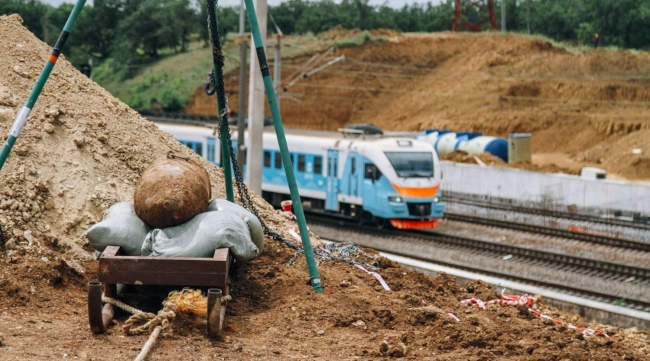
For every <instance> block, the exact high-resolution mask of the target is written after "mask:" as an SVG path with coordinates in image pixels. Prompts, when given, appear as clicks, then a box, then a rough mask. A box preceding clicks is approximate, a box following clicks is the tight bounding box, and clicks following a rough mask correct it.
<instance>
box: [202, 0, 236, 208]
mask: <svg viewBox="0 0 650 361" xmlns="http://www.w3.org/2000/svg"><path fill="white" fill-rule="evenodd" d="M216 3H217V0H208V1H207V5H208V30H209V32H210V38H211V39H212V62H213V64H214V66H213V71H214V77H213V80H214V81H213V84H212V85H213V86H214V87H215V89H216V90H217V109H218V111H219V143H221V155H222V156H221V162H222V166H223V177H224V178H225V181H226V198H227V199H228V200H229V201H231V202H234V201H235V193H234V192H233V188H232V169H231V165H230V159H231V158H230V157H231V155H230V145H229V144H228V139H229V137H228V131H229V129H228V115H227V114H226V111H227V110H226V92H225V90H224V85H223V54H222V53H221V43H220V42H219V31H218V29H217V6H216Z"/></svg>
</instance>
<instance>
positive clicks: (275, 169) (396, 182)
mask: <svg viewBox="0 0 650 361" xmlns="http://www.w3.org/2000/svg"><path fill="white" fill-rule="evenodd" d="M157 125H158V127H159V128H160V129H161V130H163V131H165V132H167V133H170V134H172V135H173V136H174V137H176V138H177V139H178V140H179V141H180V142H181V143H183V144H185V145H187V146H188V147H190V148H191V149H192V150H194V151H195V152H196V153H198V154H200V155H201V156H202V157H204V158H206V159H207V160H208V161H210V162H212V163H214V164H216V165H220V164H219V162H220V146H219V139H218V137H216V136H214V135H213V132H212V130H211V129H209V128H207V127H200V126H191V125H180V124H167V123H157ZM286 137H287V143H288V145H289V150H290V151H291V157H292V158H291V159H292V162H293V167H294V172H295V174H296V181H297V182H298V187H299V189H300V196H301V198H302V200H303V204H304V206H305V209H307V210H313V211H326V212H336V213H340V214H343V215H346V216H349V217H354V218H358V219H359V220H361V221H365V222H369V223H377V224H379V225H387V224H390V225H392V226H393V227H395V228H433V227H436V226H437V224H438V219H439V218H442V216H443V209H444V204H443V203H442V202H440V201H439V199H438V197H437V193H438V189H439V187H440V183H441V177H442V174H441V169H440V162H439V160H438V156H437V154H436V152H435V151H434V149H433V147H432V145H431V144H429V143H426V142H422V141H418V140H415V139H410V138H393V137H364V136H359V137H355V138H351V137H346V136H344V134H341V133H335V132H318V131H301V130H287V133H286ZM232 138H233V148H234V149H237V144H236V143H237V142H236V138H237V136H236V133H235V134H234V135H233V136H232ZM262 166H263V171H262V191H263V197H264V198H265V199H266V200H267V201H269V202H270V203H271V204H273V205H275V206H279V204H280V202H281V201H282V200H284V199H289V198H290V197H289V187H288V185H287V179H286V175H285V171H284V168H283V166H282V160H281V157H280V151H279V146H278V143H277V140H276V137H275V132H274V131H273V130H272V129H269V130H268V131H265V132H264V147H263V160H262ZM243 168H244V173H245V172H246V170H245V169H246V167H245V166H244V167H243Z"/></svg>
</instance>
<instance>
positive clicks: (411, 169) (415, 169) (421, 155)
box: [384, 152, 433, 178]
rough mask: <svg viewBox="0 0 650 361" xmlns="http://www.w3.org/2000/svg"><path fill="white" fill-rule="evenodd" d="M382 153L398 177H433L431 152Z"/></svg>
mask: <svg viewBox="0 0 650 361" xmlns="http://www.w3.org/2000/svg"><path fill="white" fill-rule="evenodd" d="M384 154H386V157H388V160H389V161H390V164H392V165H393V168H395V172H397V176H399V177H402V178H411V177H416V178H430V177H433V155H431V152H385V153H384Z"/></svg>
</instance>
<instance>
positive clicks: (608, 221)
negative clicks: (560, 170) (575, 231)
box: [441, 191, 650, 232]
mask: <svg viewBox="0 0 650 361" xmlns="http://www.w3.org/2000/svg"><path fill="white" fill-rule="evenodd" d="M441 199H442V200H443V201H445V202H448V203H458V204H465V205H469V206H475V207H480V208H485V209H495V210H502V211H508V212H517V213H523V214H530V215H536V216H541V217H553V218H561V219H567V220H574V221H581V222H588V223H596V224H602V225H604V226H610V227H612V226H617V227H624V228H632V229H637V230H640V231H647V232H650V220H648V219H646V218H644V217H641V215H636V217H635V216H634V215H633V216H632V217H628V218H631V219H630V220H627V219H622V218H621V217H616V213H617V212H615V211H612V212H608V216H606V217H603V216H599V215H595V214H583V213H577V212H568V211H561V210H556V209H548V208H540V207H538V206H530V205H520V204H517V203H513V202H512V200H508V199H501V198H489V199H487V198H485V197H481V196H473V195H470V194H464V193H457V192H451V191H442V196H441ZM635 219H636V220H635Z"/></svg>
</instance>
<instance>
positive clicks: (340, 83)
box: [185, 31, 650, 180]
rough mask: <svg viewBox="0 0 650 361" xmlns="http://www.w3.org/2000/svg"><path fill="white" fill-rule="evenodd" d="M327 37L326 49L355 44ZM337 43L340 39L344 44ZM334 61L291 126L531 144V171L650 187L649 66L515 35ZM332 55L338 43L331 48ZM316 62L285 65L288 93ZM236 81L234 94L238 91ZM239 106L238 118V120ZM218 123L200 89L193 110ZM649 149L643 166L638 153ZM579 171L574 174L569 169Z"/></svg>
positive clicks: (645, 58)
mask: <svg viewBox="0 0 650 361" xmlns="http://www.w3.org/2000/svg"><path fill="white" fill-rule="evenodd" d="M350 35H351V33H350V31H341V32H340V34H337V33H336V32H334V33H328V34H326V35H324V36H323V38H324V39H325V40H330V39H340V38H343V37H346V36H350ZM337 36H339V37H338V38H337ZM385 38H386V39H388V40H387V41H383V42H368V43H366V44H365V45H363V46H361V47H347V48H342V49H337V50H335V51H334V53H333V54H332V55H331V56H332V57H334V56H338V55H345V56H346V60H345V61H343V62H340V63H337V64H335V65H334V66H332V67H330V68H328V69H327V70H324V71H322V72H320V73H318V74H316V75H314V76H312V77H310V78H308V79H304V80H301V81H299V82H298V83H296V84H295V85H294V86H293V87H292V88H291V89H289V94H290V95H292V96H293V98H292V99H290V98H288V97H285V98H282V99H281V101H280V103H281V108H282V115H283V119H284V122H285V124H286V125H287V126H290V127H298V128H313V129H328V130H336V129H337V128H339V127H342V126H344V125H345V124H348V123H352V122H355V123H356V122H370V123H374V124H377V125H379V126H380V127H382V128H384V129H387V130H401V131H406V130H410V131H419V130H424V129H427V128H443V129H452V130H455V131H473V132H475V131H481V132H483V133H484V134H487V135H496V136H507V134H508V133H511V132H531V133H533V138H532V139H533V152H534V154H535V155H537V154H551V153H553V154H558V156H557V157H556V156H550V155H547V156H544V157H543V158H540V157H537V156H534V158H533V167H535V166H537V165H539V166H540V167H541V168H540V169H541V170H544V168H543V167H547V166H550V169H551V170H553V169H557V168H560V169H567V170H569V171H570V173H577V172H578V171H579V169H580V168H581V167H584V166H596V167H600V168H604V169H606V170H607V171H608V172H609V173H612V174H615V175H617V176H619V177H623V178H627V179H641V180H649V179H650V158H649V155H648V154H650V141H649V140H648V139H650V123H649V122H648V116H649V115H650V81H649V80H650V79H649V78H648V74H650V54H649V53H648V52H647V51H646V52H640V51H629V50H620V51H609V50H602V49H598V50H589V51H586V52H582V51H577V52H575V53H572V52H569V51H567V50H565V49H563V48H559V47H556V46H554V45H553V44H551V43H550V42H548V41H546V40H543V39H541V38H535V37H528V36H521V35H516V34H508V35H505V36H504V35H500V34H489V33H482V34H467V33H465V34H461V33H458V34H456V33H435V34H403V35H398V34H394V33H391V34H389V35H385ZM332 43H335V42H332ZM310 57H311V54H307V55H304V56H301V57H296V58H293V59H286V60H283V64H285V66H284V68H283V82H284V83H285V84H286V83H288V81H289V80H290V78H291V75H292V74H293V73H294V72H295V71H296V70H297V69H298V68H299V67H300V65H302V64H303V63H305V62H306V61H307V60H308V59H309V58H310ZM236 74H237V72H234V73H233V75H232V76H231V77H230V78H228V80H227V84H226V85H227V88H229V89H237V86H238V85H237V78H236V77H237V75H236ZM237 104H238V102H237V97H236V95H233V96H232V97H231V98H230V106H231V108H232V109H237ZM185 111H186V112H188V113H196V114H212V113H214V100H212V99H210V98H209V97H207V96H205V95H204V93H203V91H202V89H197V91H196V93H195V94H194V97H193V99H192V100H191V101H190V103H189V104H188V107H187V109H186V110H185ZM635 148H640V149H641V150H642V152H641V154H634V153H632V150H633V149H635ZM569 163H570V164H569Z"/></svg>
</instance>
